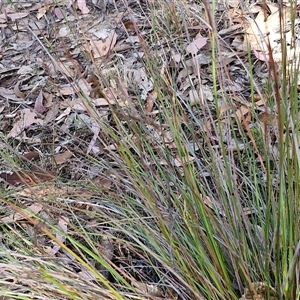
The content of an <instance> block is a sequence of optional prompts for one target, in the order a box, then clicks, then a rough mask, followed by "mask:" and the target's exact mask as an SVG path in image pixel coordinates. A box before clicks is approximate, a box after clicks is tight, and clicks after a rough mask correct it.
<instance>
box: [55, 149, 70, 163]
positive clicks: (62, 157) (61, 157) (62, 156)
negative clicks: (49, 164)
mask: <svg viewBox="0 0 300 300" xmlns="http://www.w3.org/2000/svg"><path fill="white" fill-rule="evenodd" d="M72 156H73V153H72V152H71V151H69V150H67V151H65V152H63V153H59V154H55V155H54V160H55V163H56V164H58V165H61V164H63V163H65V162H66V161H67V160H68V159H69V158H70V157H72Z"/></svg>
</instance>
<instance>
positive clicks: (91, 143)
mask: <svg viewBox="0 0 300 300" xmlns="http://www.w3.org/2000/svg"><path fill="white" fill-rule="evenodd" d="M94 2H97V1H92V3H93V4H92V5H91V4H88V3H87V2H86V1H83V0H81V1H79V0H78V1H71V2H70V1H61V2H60V5H59V6H57V5H56V4H55V3H53V1H43V3H40V2H39V1H36V3H34V2H30V3H27V2H26V1H25V2H22V1H19V2H18V6H14V5H11V4H9V3H7V4H2V6H3V7H4V9H5V13H2V14H1V15H0V23H1V24H2V25H1V27H2V29H3V37H2V40H1V42H0V43H1V49H2V52H1V64H0V79H1V83H0V111H1V118H0V128H1V131H2V132H1V136H0V139H3V141H4V140H5V141H9V143H10V144H11V145H14V144H15V145H16V143H17V145H18V147H17V150H16V151H17V152H18V154H19V155H20V156H21V155H22V154H24V155H26V153H31V151H33V150H34V149H37V148H38V149H39V151H40V153H42V155H43V156H44V157H43V158H41V157H39V158H38V159H37V162H35V163H34V165H32V164H30V163H29V162H27V163H26V164H27V166H24V169H22V170H14V169H11V170H10V173H1V174H0V177H1V179H2V182H1V184H3V186H6V187H9V189H12V191H13V192H12V194H11V195H12V197H15V199H17V201H19V202H20V203H22V205H23V207H24V209H23V210H22V211H23V213H22V214H20V213H18V212H13V213H8V214H6V215H5V216H1V219H0V220H1V223H2V224H3V225H8V224H12V223H15V224H18V225H19V226H22V222H23V223H24V220H25V219H26V218H25V217H24V215H25V216H26V215H27V216H28V219H27V220H30V218H32V217H34V218H39V217H40V216H41V215H42V213H44V216H45V214H47V217H46V219H48V220H50V221H49V222H53V221H54V220H55V222H54V224H57V225H58V228H60V232H58V233H56V239H57V240H59V241H60V242H61V243H66V236H67V235H68V234H69V233H70V234H73V235H78V232H77V229H75V228H74V226H75V225H74V224H72V222H73V221H74V220H73V219H72V217H71V216H70V215H68V212H67V211H66V210H65V209H62V210H60V209H58V208H56V209H54V208H52V210H53V211H51V208H50V207H51V205H50V203H51V197H53V196H54V197H56V199H57V201H61V202H62V203H64V202H66V203H68V205H70V206H71V207H72V208H73V209H74V211H75V214H76V211H77V213H78V217H79V218H82V219H83V220H88V221H86V223H85V226H86V227H89V226H91V227H92V226H93V222H96V221H95V220H93V218H92V217H91V216H92V215H93V214H92V210H95V209H99V208H98V206H99V207H102V208H103V207H105V205H106V202H105V201H103V203H102V204H101V202H100V203H99V201H98V200H96V199H94V198H93V197H94V195H93V193H92V192H91V191H90V190H89V188H88V186H89V184H91V185H92V186H97V187H98V188H99V189H100V190H103V191H111V190H112V189H113V188H114V187H115V185H116V184H118V180H116V179H117V178H118V176H119V175H116V174H109V172H108V173H106V175H105V176H100V175H99V174H102V173H103V174H105V169H101V168H100V167H98V168H96V170H95V167H94V165H93V164H92V163H91V162H89V161H87V160H86V159H85V157H86V155H91V156H95V157H96V156H97V155H98V156H99V155H100V156H101V155H102V156H103V158H102V159H103V160H104V161H105V160H106V159H107V161H110V156H109V151H116V150H117V149H118V144H117V143H116V141H114V140H111V139H109V138H108V137H107V136H106V135H105V134H104V133H103V130H102V128H101V126H100V123H99V122H98V120H102V122H103V123H106V124H113V120H112V119H109V114H112V113H115V114H117V116H118V117H119V118H120V120H121V121H122V122H123V123H124V124H132V123H139V122H140V123H143V124H144V125H145V127H146V128H147V134H148V135H149V139H150V140H152V145H153V148H154V149H155V147H157V145H159V144H160V143H163V142H166V145H167V147H169V149H173V153H174V156H173V157H172V164H173V165H174V167H176V168H178V169H180V168H182V167H183V166H184V165H186V164H190V163H193V161H194V159H195V158H194V156H193V155H190V154H192V151H191V153H189V155H187V157H186V159H185V160H184V161H182V159H180V158H179V157H178V156H177V155H176V150H177V149H176V145H175V144H174V139H173V137H172V133H171V131H170V129H169V128H163V129H161V127H160V126H158V123H157V119H156V117H157V116H159V114H160V109H159V106H158V104H157V99H158V93H159V91H156V90H155V88H154V84H153V79H152V78H151V75H150V74H148V72H147V70H146V69H145V67H144V65H143V64H142V63H140V60H141V59H142V58H143V56H144V55H145V53H144V52H143V44H142V43H141V36H142V38H143V39H144V40H147V35H148V34H149V29H147V28H142V26H141V24H142V21H143V19H144V18H145V16H144V15H143V10H142V9H141V7H140V6H138V5H137V6H134V5H133V4H132V7H130V10H128V7H126V6H123V2H122V1H100V2H101V3H100V4H99V3H94ZM128 5H129V4H128ZM229 5H230V8H229V10H228V15H229V16H230V17H228V19H226V18H224V19H225V20H224V24H223V25H222V24H221V23H220V26H221V27H220V28H218V34H219V36H220V37H221V41H222V43H221V46H222V49H221V51H220V56H219V57H217V62H216V65H217V68H218V69H220V70H224V74H226V73H227V74H229V76H228V77H226V76H224V78H222V79H221V80H220V85H219V90H218V91H217V94H218V95H220V94H222V93H224V92H225V93H228V95H230V96H232V99H233V102H231V103H224V105H223V106H222V113H224V115H226V114H227V112H230V113H232V111H233V113H232V117H233V118H234V117H237V118H238V120H239V121H240V122H241V123H242V124H243V126H244V129H245V130H246V131H247V132H248V133H249V132H250V131H249V126H251V124H250V123H251V122H252V121H251V117H250V118H249V116H250V114H249V113H250V106H251V105H252V104H251V102H250V101H247V100H245V99H249V97H250V86H249V73H248V70H249V65H248V62H247V55H248V54H247V52H246V50H248V47H249V45H250V48H251V50H252V51H253V52H252V53H253V55H254V56H255V57H256V58H257V59H258V60H260V61H261V63H262V64H265V63H267V62H268V60H269V58H268V56H267V51H266V50H267V49H266V36H268V37H269V40H270V42H271V47H272V48H273V49H274V50H275V53H274V57H275V59H276V61H279V60H280V57H281V48H280V43H278V34H279V32H278V28H275V27H273V26H272V24H273V23H274V22H275V23H276V24H278V23H279V22H278V20H279V13H278V7H274V5H273V4H269V11H268V12H266V11H264V8H263V7H261V6H258V7H257V6H255V7H254V8H252V10H253V9H256V18H255V20H253V19H251V20H250V21H249V18H248V17H249V15H250V14H251V13H252V12H250V11H249V12H248V17H247V20H248V21H247V22H244V21H241V19H240V18H241V16H242V15H244V14H245V12H244V11H241V8H238V7H239V5H238V3H237V1H230V3H229ZM192 6H193V4H191V7H192ZM116 7H118V10H116V9H115V8H116ZM99 8H100V9H99ZM193 8H194V9H197V10H199V8H200V7H197V6H194V7H193ZM223 9H224V7H222V4H219V10H218V11H219V12H221V11H222V10H223ZM99 11H100V16H99ZM120 11H122V13H120ZM129 11H131V12H132V11H134V12H135V17H134V18H133V15H132V14H131V13H129ZM246 13H247V12H246ZM285 13H286V12H285ZM199 14H200V11H199ZM125 16H127V17H128V20H126V19H125V18H124V17H125ZM190 18H191V20H190V21H191V24H190V26H189V27H188V28H190V29H189V30H190V35H191V36H190V37H189V38H186V39H184V41H183V42H184V51H181V50H179V49H180V47H177V45H176V42H175V43H174V45H173V46H172V47H173V49H171V53H170V57H169V60H167V59H166V57H165V56H163V55H161V60H162V62H163V63H162V66H163V67H162V70H161V76H162V77H163V78H165V80H166V82H167V81H168V80H169V79H167V78H168V76H169V75H170V72H171V73H172V76H174V77H175V80H176V83H177V86H178V90H177V91H176V93H177V96H178V98H179V99H181V101H182V103H189V105H190V109H191V110H192V113H195V114H197V117H199V119H201V117H202V116H201V112H199V111H197V110H196V109H193V107H198V105H200V106H201V105H202V106H204V104H205V105H209V106H213V100H214V97H216V96H217V97H218V95H214V93H213V85H212V83H213V76H212V69H211V67H212V57H211V44H210V42H211V41H210V39H209V35H207V31H208V30H209V29H208V26H207V22H206V21H204V22H203V24H201V23H200V24H199V20H198V19H194V18H193V17H192V16H191V17H190ZM284 18H286V20H287V30H289V28H290V27H289V26H290V20H289V17H288V15H287V14H284ZM99 20H100V21H99ZM226 22H227V24H226ZM296 22H299V20H298V18H297V21H296ZM195 24H196V25H195ZM297 24H298V23H297ZM226 25H227V26H226ZM222 26H223V27H222ZM28 28H29V29H30V30H28ZM137 28H138V29H139V30H140V31H138V32H137V31H136V29H137ZM73 30H74V31H73ZM74 32H76V34H74ZM139 35H141V36H139ZM258 37H262V38H258ZM45 38H47V40H48V42H49V45H48V46H49V48H47V49H50V50H48V51H45V48H44V47H42V46H41V43H43V41H44V40H45ZM243 40H244V41H243ZM291 44H292V43H291ZM155 46H156V47H157V48H158V49H160V50H161V51H162V52H161V53H163V52H164V51H165V50H166V53H169V49H168V46H167V45H166V43H165V41H164V38H163V37H161V41H160V43H157V45H155ZM297 49H298V47H297ZM82 53H86V54H88V55H89V57H90V59H85V58H84V57H83V55H82ZM288 57H289V58H291V57H292V49H288ZM225 70H226V72H225ZM267 73H268V70H267V69H266V71H265V74H267ZM115 78H117V79H118V80H117V81H116V80H115ZM200 78H201V80H199V79H200ZM262 84H263V82H259V81H258V82H256V85H257V86H259V85H260V86H261V85H262ZM257 90H259V89H257ZM133 95H134V96H133ZM136 95H138V97H139V98H140V99H141V101H143V108H142V109H140V106H139V105H138V104H137V100H136V99H137V98H138V97H137V96H136ZM259 99H260V102H259V101H257V102H256V106H257V110H259V111H262V110H263V109H262V108H261V107H263V106H265V104H266V103H265V101H264V99H263V96H262V95H260V96H259ZM83 116H84V117H83ZM188 118H189V117H187V119H184V118H183V120H184V121H182V123H183V124H184V123H185V122H186V120H188ZM224 122H225V121H224ZM204 123H205V122H204ZM225 125H226V124H225V123H224V128H225V127H226V126H225ZM203 130H204V131H206V132H211V137H212V138H213V130H212V126H211V123H210V121H209V122H208V121H207V122H206V123H205V125H204V126H203ZM224 130H225V129H224ZM47 131H49V132H48V133H47ZM275 131H276V130H275ZM266 134H267V133H266ZM127 138H128V140H133V141H136V143H138V139H137V137H136V136H135V134H134V133H131V134H129V135H128V137H127ZM125 140H126V139H125ZM125 140H124V142H126V141H125ZM250 140H251V142H252V143H253V141H254V139H253V137H250ZM99 141H101V142H99ZM122 142H123V141H122ZM1 143H2V142H1ZM49 144H50V145H52V146H53V147H52V150H50V148H48V147H47V145H49ZM228 146H230V147H231V149H232V147H236V145H234V143H232V140H231V138H230V134H229V135H228ZM241 146H245V145H241ZM105 151H107V152H105ZM257 152H259V149H257ZM105 153H106V154H105ZM12 154H15V153H14V152H13V151H11V152H10V153H8V155H9V156H10V155H12ZM2 160H3V158H2ZM3 163H4V165H5V164H8V165H9V163H8V162H7V161H6V162H5V161H3ZM26 164H25V165H26ZM150 164H151V162H150ZM164 164H168V163H167V162H166V161H164V160H162V161H161V165H164ZM58 171H59V172H60V173H61V174H62V175H60V176H62V178H60V176H59V175H58ZM122 176H123V174H122ZM63 177H66V179H68V180H70V183H72V180H75V183H76V184H74V185H72V184H70V185H68V184H63V182H64V181H63V180H62V179H63ZM211 202H212V200H211V199H209V198H207V200H206V203H209V204H207V206H208V207H209V208H211V209H213V210H215V208H216V207H219V213H220V214H223V212H222V208H221V207H220V205H219V204H216V203H211ZM58 205H59V203H58ZM105 209H112V208H110V207H109V208H108V207H105ZM24 226H25V225H24ZM35 231H36V239H37V241H36V243H37V244H41V245H42V246H43V247H44V253H46V254H47V255H51V256H57V257H61V258H63V259H64V261H65V263H66V265H68V270H71V273H72V272H73V273H74V276H75V277H76V276H77V275H78V276H79V278H81V279H84V280H86V281H87V282H88V283H89V284H92V282H94V281H95V280H96V278H95V276H94V275H93V274H92V273H91V272H89V271H87V270H86V269H85V268H84V266H83V265H80V264H79V263H77V265H76V266H75V264H74V262H73V261H74V258H73V257H71V256H70V254H68V253H65V252H64V251H62V249H61V246H60V245H59V244H56V243H55V241H51V243H50V244H51V246H50V247H49V240H47V239H45V238H41V237H38V236H39V235H40V233H41V232H40V229H39V228H38V227H36V228H35ZM105 234H106V235H105ZM105 234H104V237H103V239H102V240H101V243H100V245H99V247H98V251H99V252H100V253H102V255H103V256H104V258H105V259H106V262H107V263H108V264H110V265H111V266H112V267H113V261H117V260H124V261H127V263H130V261H129V259H132V258H133V257H135V258H136V261H138V258H137V255H136V254H135V253H133V252H131V254H130V255H129V256H131V258H129V257H128V255H127V256H126V255H124V254H123V253H121V251H119V250H118V251H116V249H117V248H118V249H119V248H121V247H122V242H121V240H120V239H119V237H118V236H115V235H114V234H111V233H108V232H106V233H105ZM102 235H103V232H102ZM47 245H48V246H47ZM127 250H128V249H127ZM33 251H34V252H35V253H38V248H36V249H33ZM128 251H129V252H130V249H129V250H128ZM117 252H118V255H119V257H116V253H117ZM17 259H18V258H17ZM133 261H134V259H133V260H132V261H131V263H133V264H134V262H133ZM93 263H94V264H95V265H96V264H97V262H96V261H93ZM119 265H121V264H119ZM147 268H148V269H151V266H149V265H148V266H147ZM76 270H77V271H76ZM98 270H99V272H101V273H102V274H103V276H104V277H105V278H106V279H109V278H110V276H109V272H107V270H106V269H105V270H104V269H102V267H101V268H98ZM17 272H19V271H17ZM18 274H20V273H18ZM76 274H77V275H76ZM6 276H11V273H9V275H6ZM128 276H129V275H128ZM142 277H146V278H148V282H144V281H142V280H136V279H135V280H132V286H134V287H136V288H138V289H139V290H140V291H141V293H142V294H143V293H144V294H150V295H151V296H152V298H153V299H154V297H167V296H166V294H163V291H162V289H159V288H158V287H157V285H155V284H156V282H155V279H154V277H153V278H152V279H151V278H149V277H147V276H146V274H140V277H139V278H142ZM77 279H78V278H77ZM77 279H76V280H77ZM151 280H153V281H151ZM23 289H24V287H23ZM91 293H93V291H92V287H91ZM163 295H164V296H163ZM177 296H178V295H177Z"/></svg>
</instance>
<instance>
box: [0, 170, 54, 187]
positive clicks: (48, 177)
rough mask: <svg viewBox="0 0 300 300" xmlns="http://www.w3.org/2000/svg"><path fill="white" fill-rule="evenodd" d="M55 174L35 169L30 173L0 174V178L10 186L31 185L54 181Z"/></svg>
mask: <svg viewBox="0 0 300 300" xmlns="http://www.w3.org/2000/svg"><path fill="white" fill-rule="evenodd" d="M56 177H57V174H56V173H55V172H53V171H45V170H42V169H38V168H35V169H33V170H32V171H19V172H13V173H12V174H7V173H1V174H0V178H2V179H4V180H5V181H6V182H7V183H9V184H10V185H12V186H18V185H22V184H25V185H32V184H36V183H41V182H51V181H54V180H55V179H56Z"/></svg>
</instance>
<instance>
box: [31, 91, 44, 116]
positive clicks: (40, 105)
mask: <svg viewBox="0 0 300 300" xmlns="http://www.w3.org/2000/svg"><path fill="white" fill-rule="evenodd" d="M34 109H35V110H36V111H37V112H38V113H39V114H42V113H43V112H45V110H46V108H45V106H44V105H43V92H42V90H40V92H39V95H38V96H37V98H36V100H35V103H34Z"/></svg>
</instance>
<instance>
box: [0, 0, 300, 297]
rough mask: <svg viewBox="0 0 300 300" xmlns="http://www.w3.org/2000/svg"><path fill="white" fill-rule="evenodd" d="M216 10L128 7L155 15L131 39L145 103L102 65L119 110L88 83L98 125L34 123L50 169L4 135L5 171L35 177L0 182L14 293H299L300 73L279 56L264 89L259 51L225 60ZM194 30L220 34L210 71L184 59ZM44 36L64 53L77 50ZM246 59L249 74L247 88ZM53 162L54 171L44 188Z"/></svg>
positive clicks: (179, 5) (8, 284)
mask: <svg viewBox="0 0 300 300" xmlns="http://www.w3.org/2000/svg"><path fill="white" fill-rule="evenodd" d="M116 2H117V1H116ZM119 2H120V3H121V2H122V1H119ZM119 2H118V5H120V3H119ZM218 5H220V3H218V2H215V1H213V4H212V5H211V4H209V3H208V2H204V3H202V4H198V3H197V4H196V3H189V1H187V2H184V1H170V2H167V1H164V2H161V3H160V1H159V3H156V2H153V1H149V3H148V4H147V5H144V4H140V6H139V5H137V8H135V9H136V10H132V11H131V9H132V8H128V7H127V8H128V9H130V11H131V13H133V12H134V13H136V12H139V14H140V15H136V16H135V18H136V19H138V18H140V19H141V20H143V26H140V27H138V26H137V25H134V28H133V32H134V34H135V35H136V36H137V37H138V40H139V45H140V49H139V52H138V53H137V54H138V55H139V56H140V59H139V62H138V63H139V64H140V65H141V66H142V67H143V70H144V72H145V74H146V77H147V80H149V82H150V83H149V84H151V86H152V87H151V89H150V90H151V91H149V93H148V95H147V97H144V95H143V89H142V88H141V87H140V86H135V85H134V84H133V82H134V81H133V80H132V77H130V76H133V75H132V74H129V73H126V68H125V66H124V65H123V64H122V63H124V62H123V61H122V59H123V58H122V56H121V55H119V56H116V57H114V58H113V62H110V61H109V60H108V59H107V61H106V60H103V61H102V64H101V65H96V62H94V65H93V66H92V67H91V68H92V69H93V70H96V71H95V76H96V78H97V80H99V82H98V83H95V84H94V82H95V79H91V81H90V83H92V88H93V92H94V93H96V94H98V96H99V90H100V92H101V97H106V99H108V98H110V100H115V101H114V103H113V104H112V101H110V100H109V99H108V102H111V103H110V104H109V105H108V106H106V107H105V109H103V110H102V111H101V110H99V109H95V106H93V104H92V102H91V98H90V96H89V95H87V94H86V93H85V91H84V90H83V89H82V87H78V88H79V89H82V90H81V91H80V93H79V94H80V95H81V99H82V101H83V103H84V106H85V115H86V116H88V117H89V119H88V118H86V119H84V120H83V117H82V115H80V114H77V115H74V118H75V119H73V120H72V122H73V123H72V124H73V125H72V126H73V127H72V129H71V130H69V131H63V127H62V123H59V122H58V121H57V123H55V122H53V127H52V128H51V129H49V128H42V129H41V128H37V129H36V130H37V132H39V134H41V136H42V138H43V141H44V142H42V143H41V144H40V145H35V149H38V151H39V152H40V153H41V154H42V155H41V158H40V160H39V161H38V162H36V161H30V160H26V159H25V160H24V159H20V155H19V153H20V152H22V151H23V150H24V149H25V150H30V149H31V146H30V145H28V144H26V141H22V139H19V140H17V139H12V138H6V135H5V133H2V134H1V149H0V157H1V160H2V162H5V165H6V166H9V167H10V168H11V169H12V170H13V172H14V174H17V175H16V178H17V179H18V178H19V179H20V178H21V179H22V178H23V179H24V177H26V178H27V179H28V178H29V177H30V180H29V179H28V180H25V182H24V181H23V182H22V185H21V186H20V187H18V188H17V189H16V188H13V189H11V188H10V189H8V188H2V189H1V195H0V202H1V221H0V224H1V225H0V228H1V244H0V256H1V259H0V274H1V276H0V277H1V279H0V291H1V292H0V294H1V297H2V299H214V300H215V299H224V300H225V299H298V298H299V265H298V260H299V249H300V246H299V245H300V244H299V240H300V239H299V232H300V231H299V218H300V211H299V207H300V203H299V199H300V197H299V192H300V188H299V187H300V186H299V182H300V180H299V161H300V153H299V142H298V141H299V138H298V136H299V111H298V110H299V105H298V90H297V85H298V84H297V80H298V79H297V78H298V74H294V73H293V74H289V71H288V64H285V63H284V59H283V63H282V69H281V70H280V72H278V71H277V70H278V69H277V66H276V63H275V62H274V60H273V59H272V51H271V49H269V50H270V51H269V57H270V59H269V61H268V62H267V63H266V64H267V68H268V71H267V72H268V75H269V76H268V77H267V79H265V81H264V82H259V81H258V79H257V77H256V73H255V66H256V64H257V63H258V62H257V59H256V58H255V57H254V56H253V55H252V52H251V50H250V49H249V52H248V54H246V55H245V56H244V57H243V58H240V56H238V54H235V55H233V57H234V60H233V62H231V63H230V64H227V63H226V62H225V60H226V59H227V58H226V57H224V39H223V37H222V36H221V35H219V34H218V32H219V31H220V27H222V26H223V25H224V24H225V23H226V22H225V21H224V20H223V19H222V16H221V15H220V10H219V8H218ZM222 20H223V21H222ZM222 22H224V24H223V23H222ZM197 24H198V25H199V24H200V26H198V27H197V26H196V25H197ZM193 28H197V29H198V28H201V30H202V31H201V34H202V36H203V37H205V38H207V39H208V40H209V44H208V45H207V47H206V48H204V49H203V53H206V54H207V53H209V55H210V60H208V61H207V63H199V57H196V56H193V55H187V54H186V47H187V45H188V44H189V43H191V41H192V40H193V39H194V37H195V32H194V31H193V30H194V29H193ZM73 30H74V32H73ZM145 30H146V32H147V35H146V34H145V32H144V31H145ZM72 32H73V34H74V35H75V34H79V33H76V32H75V29H73V28H72ZM127 33H128V32H127ZM129 34H130V33H128V35H129ZM283 34H284V33H283ZM81 39H82V40H83V41H85V40H86V37H85V36H84V35H83V36H81ZM40 43H43V45H44V46H43V47H44V48H43V51H45V55H46V56H48V58H51V59H52V60H53V61H54V60H55V61H59V60H61V59H62V57H60V52H61V51H62V50H61V49H65V47H62V48H60V49H56V48H55V44H51V43H50V44H47V41H46V40H45V41H42V40H40ZM49 45H52V46H49ZM83 45H84V42H83ZM83 48H84V47H83ZM65 50H66V49H65ZM133 51H135V50H133ZM230 51H231V50H230ZM63 52H64V51H63ZM82 53H83V55H82V61H81V63H83V64H84V63H86V62H87V61H88V60H92V58H89V57H88V54H87V53H86V52H82ZM231 53H233V51H232V52H231ZM176 55H178V57H180V59H179V60H177V59H176V58H175V57H176ZM54 57H55V59H54ZM67 57H68V56H67ZM67 61H68V62H69V63H70V65H72V63H74V62H73V61H72V59H68V60H67ZM234 62H236V72H237V73H238V74H246V75H247V76H248V85H247V86H246V85H245V86H244V89H243V90H239V89H237V88H235V87H236V86H235V85H234V84H235V83H236V82H234V81H233V80H232V77H233V76H235V74H232V70H233V69H232V68H231V66H232V64H235V63H234ZM124 64H125V63H124ZM74 69H75V70H77V71H76V72H78V73H77V74H76V75H75V77H76V78H77V79H78V77H80V76H84V74H83V71H84V70H81V67H78V66H76V68H75V67H74ZM81 71H82V73H81ZM239 72H240V73H239ZM182 74H184V75H182ZM180 76H183V77H182V79H178V78H181V77H180ZM239 76H240V75H237V77H239ZM53 80H54V79H53ZM55 80H56V79H55ZM64 80H65V79H64ZM68 80H70V79H68ZM55 84H58V82H54V85H55ZM93 84H94V85H93ZM185 85H186V86H188V90H191V91H192V92H187V91H188V90H185V88H184V87H183V86H185ZM99 86H100V87H99ZM114 88H116V89H115V90H114V93H112V90H113V89H114ZM208 88H209V90H210V91H211V93H207V89H208ZM116 90H117V92H118V93H116V92H115V91H116ZM193 91H197V97H198V98H197V99H196V100H195V99H194V98H195V97H194V96H193ZM150 93H151V95H152V97H153V99H154V100H153V99H151V97H150V96H149V94H150ZM111 95H113V97H112V96H111ZM257 95H260V99H264V100H267V101H264V105H263V106H258V105H257V99H256V97H257ZM114 97H115V98H114ZM192 100H193V101H192ZM149 106H152V108H151V109H149V110H147V107H148V108H149ZM76 122H77V123H76ZM41 130H44V132H42V133H41ZM47 130H50V135H49V136H48V135H47ZM95 132H96V134H95ZM33 134H34V133H33ZM54 134H55V136H54ZM91 139H95V143H94V146H95V147H98V148H97V149H101V150H100V151H98V152H97V153H96V154H95V152H93V151H89V153H87V151H86V150H87V149H88V147H89V142H90V140H91ZM57 147H61V149H69V150H70V151H71V152H72V156H71V157H70V158H68V163H62V164H57V163H56V162H55V161H54V160H53V155H54V154H56V150H57ZM25 152H26V151H25ZM49 168H50V169H52V170H55V172H56V174H58V176H57V175H53V177H54V178H53V180H48V179H47V180H43V182H42V183H38V184H36V183H35V184H32V182H33V181H35V179H34V178H35V177H38V178H41V177H43V178H44V177H45V176H46V175H45V173H44V172H42V171H41V170H45V169H49ZM32 170H35V171H34V172H35V173H34V172H32ZM41 172H42V173H41ZM24 174H25V175H26V176H25V175H24ZM51 174H52V173H51ZM47 176H50V175H49V174H48V175H47ZM16 178H15V179H14V180H17V179H16ZM19 179H18V180H19ZM21 179H20V180H21ZM259 297H260V298H259Z"/></svg>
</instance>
